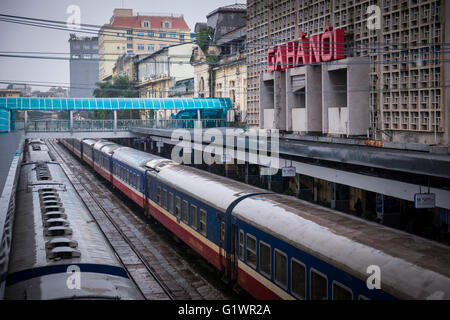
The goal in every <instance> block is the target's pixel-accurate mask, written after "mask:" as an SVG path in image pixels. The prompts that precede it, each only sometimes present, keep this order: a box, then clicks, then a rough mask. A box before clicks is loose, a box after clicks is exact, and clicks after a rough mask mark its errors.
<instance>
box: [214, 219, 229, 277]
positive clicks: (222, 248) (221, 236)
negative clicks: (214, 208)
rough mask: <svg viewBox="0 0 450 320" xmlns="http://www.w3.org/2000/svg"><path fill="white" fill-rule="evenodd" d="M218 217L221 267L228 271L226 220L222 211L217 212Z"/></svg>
mask: <svg viewBox="0 0 450 320" xmlns="http://www.w3.org/2000/svg"><path fill="white" fill-rule="evenodd" d="M216 218H217V222H218V223H217V226H218V229H219V230H218V235H219V263H220V267H221V269H222V270H223V271H226V258H227V257H226V254H227V251H226V249H225V237H226V235H225V221H224V219H223V215H222V214H221V213H220V212H217V214H216Z"/></svg>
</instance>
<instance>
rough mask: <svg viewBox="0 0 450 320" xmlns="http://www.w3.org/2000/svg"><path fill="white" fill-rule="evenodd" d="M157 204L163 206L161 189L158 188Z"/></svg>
mask: <svg viewBox="0 0 450 320" xmlns="http://www.w3.org/2000/svg"><path fill="white" fill-rule="evenodd" d="M156 202H157V203H158V204H161V187H158V188H157V189H156Z"/></svg>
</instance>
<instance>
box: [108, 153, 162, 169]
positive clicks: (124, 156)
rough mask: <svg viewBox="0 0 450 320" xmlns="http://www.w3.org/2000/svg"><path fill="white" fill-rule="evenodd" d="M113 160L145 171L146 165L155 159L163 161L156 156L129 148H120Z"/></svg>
mask: <svg viewBox="0 0 450 320" xmlns="http://www.w3.org/2000/svg"><path fill="white" fill-rule="evenodd" d="M113 158H114V159H116V160H118V161H120V162H123V163H126V164H128V165H130V166H131V167H133V168H136V169H140V170H143V169H144V165H145V164H146V163H147V162H149V161H151V160H154V159H162V158H161V157H158V156H155V155H153V154H150V153H146V152H143V151H139V150H136V149H133V148H128V147H123V148H118V149H117V150H116V151H115V152H114V155H113Z"/></svg>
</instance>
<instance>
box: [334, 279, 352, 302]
mask: <svg viewBox="0 0 450 320" xmlns="http://www.w3.org/2000/svg"><path fill="white" fill-rule="evenodd" d="M333 300H353V293H352V291H351V290H350V289H348V288H347V287H345V286H344V285H342V284H340V283H339V282H336V281H334V282H333Z"/></svg>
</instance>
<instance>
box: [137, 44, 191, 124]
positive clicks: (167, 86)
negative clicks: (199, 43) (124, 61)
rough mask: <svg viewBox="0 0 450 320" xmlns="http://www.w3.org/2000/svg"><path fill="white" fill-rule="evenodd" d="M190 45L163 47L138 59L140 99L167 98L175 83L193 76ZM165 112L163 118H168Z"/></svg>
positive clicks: (167, 113) (168, 113)
mask: <svg viewBox="0 0 450 320" xmlns="http://www.w3.org/2000/svg"><path fill="white" fill-rule="evenodd" d="M193 47H194V45H193V44H192V43H185V44H178V45H173V46H170V47H164V48H163V49H161V50H158V51H157V52H155V53H153V54H151V55H148V56H143V57H140V58H139V60H138V61H137V67H136V68H137V74H138V88H139V91H140V97H142V98H168V97H169V94H170V92H171V91H170V90H171V88H172V87H174V86H175V85H176V82H177V81H180V80H185V79H190V78H192V77H193V76H194V68H193V67H192V65H191V64H190V57H191V54H192V49H193ZM169 115H170V112H169V111H167V112H165V113H164V115H163V116H165V117H168V116H169Z"/></svg>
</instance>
